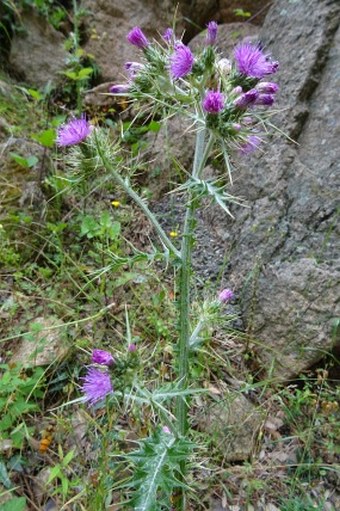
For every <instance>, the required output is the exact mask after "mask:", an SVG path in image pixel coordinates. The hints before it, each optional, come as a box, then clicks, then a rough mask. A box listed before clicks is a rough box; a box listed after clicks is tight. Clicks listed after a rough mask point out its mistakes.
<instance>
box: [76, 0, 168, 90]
mask: <svg viewBox="0 0 340 511" xmlns="http://www.w3.org/2000/svg"><path fill="white" fill-rule="evenodd" d="M83 7H84V8H85V9H87V10H88V11H89V12H90V15H89V16H88V18H87V20H86V31H87V33H88V34H89V35H90V37H89V39H88V41H87V42H86V44H85V46H84V49H85V51H86V52H88V53H90V54H92V55H93V56H94V57H95V61H96V63H97V64H98V66H99V71H100V73H101V77H102V79H103V80H105V81H112V80H113V79H114V80H115V81H116V83H119V82H122V81H123V82H124V81H125V78H124V76H125V75H124V64H125V62H128V61H131V60H132V61H134V60H140V59H141V57H142V52H141V50H138V49H137V48H135V47H134V46H132V45H131V44H129V43H128V42H127V41H126V36H127V34H128V32H129V31H130V30H131V29H132V28H133V27H134V26H136V25H138V26H140V27H141V28H142V30H143V32H144V33H145V35H146V36H147V37H150V38H152V37H159V35H158V34H159V32H160V33H162V32H163V31H164V30H165V29H166V28H167V27H168V26H172V22H173V14H174V4H173V2H172V1H171V0H165V1H164V2H162V8H161V9H160V7H159V2H157V1H156V0H149V1H147V0H143V1H140V0H130V1H129V2H127V3H125V4H124V5H123V4H122V2H121V1H119V0H99V1H98V2H96V3H95V5H94V3H93V1H92V0H85V1H84V2H83Z"/></svg>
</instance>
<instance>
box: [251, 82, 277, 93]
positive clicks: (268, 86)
mask: <svg viewBox="0 0 340 511" xmlns="http://www.w3.org/2000/svg"><path fill="white" fill-rule="evenodd" d="M256 88H257V90H258V91H259V92H260V93H261V94H276V92H277V91H278V90H279V86H278V84H277V83H273V82H260V83H258V84H257V85H256Z"/></svg>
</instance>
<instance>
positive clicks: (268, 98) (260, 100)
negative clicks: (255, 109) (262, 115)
mask: <svg viewBox="0 0 340 511" xmlns="http://www.w3.org/2000/svg"><path fill="white" fill-rule="evenodd" d="M274 101H275V98H274V96H273V95H272V94H259V96H258V97H257V98H256V100H255V105H263V106H272V104H273V103H274Z"/></svg>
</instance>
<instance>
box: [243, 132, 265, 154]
mask: <svg viewBox="0 0 340 511" xmlns="http://www.w3.org/2000/svg"><path fill="white" fill-rule="evenodd" d="M261 142H262V139H261V138H260V137H258V136H257V135H249V137H247V140H246V142H244V143H243V144H242V145H241V146H240V153H241V154H242V155H247V154H251V153H253V152H254V151H256V149H257V148H258V147H259V145H260V144H261Z"/></svg>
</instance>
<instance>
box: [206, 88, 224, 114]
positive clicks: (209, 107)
mask: <svg viewBox="0 0 340 511" xmlns="http://www.w3.org/2000/svg"><path fill="white" fill-rule="evenodd" d="M202 106H203V109H204V110H205V111H206V112H208V113H209V114H218V113H219V112H220V111H221V110H223V108H224V96H223V94H222V93H221V92H219V91H213V90H208V91H207V93H206V95H205V96H204V99H203V101H202Z"/></svg>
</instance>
